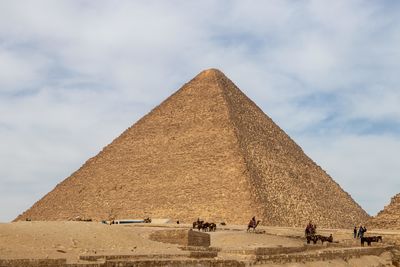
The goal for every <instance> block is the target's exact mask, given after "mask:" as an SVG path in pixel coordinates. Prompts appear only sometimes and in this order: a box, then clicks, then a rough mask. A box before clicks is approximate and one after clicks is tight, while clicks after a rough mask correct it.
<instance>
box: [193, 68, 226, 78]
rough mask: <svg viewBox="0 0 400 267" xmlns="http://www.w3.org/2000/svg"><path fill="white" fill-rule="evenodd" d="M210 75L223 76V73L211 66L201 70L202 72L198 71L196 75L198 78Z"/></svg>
mask: <svg viewBox="0 0 400 267" xmlns="http://www.w3.org/2000/svg"><path fill="white" fill-rule="evenodd" d="M211 75H217V76H221V75H222V76H225V74H224V73H223V72H222V71H220V70H219V69H215V68H211V69H206V70H203V71H202V72H200V73H199V74H198V75H197V77H199V78H205V77H209V76H211Z"/></svg>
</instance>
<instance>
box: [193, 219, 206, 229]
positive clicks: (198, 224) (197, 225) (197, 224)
mask: <svg viewBox="0 0 400 267" xmlns="http://www.w3.org/2000/svg"><path fill="white" fill-rule="evenodd" d="M203 223H204V221H200V220H197V221H194V222H193V229H196V228H197V229H198V230H199V231H200V229H202V228H203Z"/></svg>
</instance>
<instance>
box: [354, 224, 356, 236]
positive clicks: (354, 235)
mask: <svg viewBox="0 0 400 267" xmlns="http://www.w3.org/2000/svg"><path fill="white" fill-rule="evenodd" d="M354 238H357V226H354Z"/></svg>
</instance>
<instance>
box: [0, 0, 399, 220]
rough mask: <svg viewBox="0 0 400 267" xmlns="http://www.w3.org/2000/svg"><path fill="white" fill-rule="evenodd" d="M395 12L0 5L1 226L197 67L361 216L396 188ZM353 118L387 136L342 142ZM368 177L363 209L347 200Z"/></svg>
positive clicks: (314, 6)
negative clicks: (306, 157)
mask: <svg viewBox="0 0 400 267" xmlns="http://www.w3.org/2000/svg"><path fill="white" fill-rule="evenodd" d="M396 9H398V7H397V6H396V5H394V6H390V7H387V6H385V5H384V4H381V3H372V2H371V3H365V2H364V1H356V0H354V1H335V2H334V3H331V2H329V4H327V2H321V1H307V2H298V1H268V2H265V1H231V2H224V1H223V2H215V1H201V2H199V3H193V2H187V1H172V2H171V1H169V2H163V1H147V2H146V3H144V2H143V3H141V2H132V1H118V2H109V1H95V2H90V1H74V2H71V1H57V2H54V1H50V0H48V1H45V0H42V1H35V2H22V1H8V2H0V114H1V116H0V140H2V141H1V142H0V161H1V162H2V163H4V164H2V165H1V167H0V184H1V185H0V188H6V187H7V188H9V190H7V191H6V192H5V193H4V194H2V196H0V203H6V202H4V199H6V198H7V199H8V200H9V199H10V195H15V196H21V194H23V195H24V197H18V198H13V199H15V209H14V210H12V209H8V210H7V211H5V209H3V207H2V208H1V210H2V214H0V220H11V219H12V218H13V217H15V216H16V215H17V214H18V213H20V212H21V211H22V210H20V207H24V208H25V207H28V206H29V205H31V204H32V203H33V199H35V200H37V198H38V197H40V196H41V195H43V194H44V193H46V192H47V191H48V190H50V189H51V188H52V187H53V186H54V185H55V184H57V183H58V182H60V181H61V180H62V179H63V178H65V177H66V176H68V175H69V174H70V173H71V172H73V171H74V170H76V169H77V168H78V167H79V166H80V165H81V164H82V163H83V162H84V161H85V160H86V159H88V158H89V157H91V156H93V155H95V154H96V153H97V152H98V151H100V150H101V148H102V147H103V146H104V145H106V144H107V143H109V142H110V141H111V140H112V139H113V138H115V137H116V136H117V135H118V134H120V133H121V132H122V131H123V130H124V129H125V128H127V127H128V126H130V125H131V124H132V123H133V122H134V121H136V120H137V119H138V118H140V117H141V116H143V115H144V114H146V113H147V112H148V111H150V110H151V108H153V107H154V106H155V105H157V104H158V103H159V102H161V101H162V100H163V99H164V98H166V97H168V96H169V95H170V94H171V93H172V92H174V91H175V90H176V89H178V88H179V87H180V86H181V85H182V84H183V83H185V82H187V81H188V80H189V79H191V78H192V77H193V76H194V75H195V74H197V73H198V72H199V71H201V70H202V69H205V68H210V67H217V68H220V69H221V70H223V71H224V72H225V73H226V74H227V76H228V77H230V78H231V79H232V80H233V81H234V82H235V83H236V84H237V85H238V86H239V87H240V88H241V89H242V90H243V91H244V92H245V93H246V94H247V95H248V96H249V97H250V98H251V99H253V100H254V101H255V102H256V103H257V104H258V105H259V106H260V107H261V108H263V110H264V111H265V112H266V113H267V114H268V115H270V116H271V117H272V119H274V121H276V122H278V124H279V125H280V126H282V128H284V129H285V130H286V131H287V132H288V133H290V134H292V135H293V137H294V139H295V140H300V144H302V145H304V147H305V150H306V152H308V153H310V155H311V157H312V158H313V159H314V160H315V161H316V162H318V163H320V165H322V167H323V168H326V169H327V170H328V172H329V173H331V174H332V176H333V177H334V178H335V179H336V180H337V181H338V182H339V183H340V184H341V185H343V187H344V188H345V189H346V190H347V191H349V192H351V193H352V194H353V195H354V197H355V198H356V200H359V201H360V203H361V204H363V207H364V208H366V209H367V210H368V211H370V212H371V213H374V212H375V211H376V210H377V209H379V207H378V206H382V207H383V204H382V201H383V199H387V200H389V198H390V197H391V194H392V193H393V191H395V189H396V185H397V186H398V183H397V184H396V178H395V175H394V174H395V173H396V171H398V169H397V168H396V167H395V165H394V162H393V160H392V158H394V152H395V148H398V139H399V136H398V135H399V131H397V132H396V131H395V129H394V128H396V127H398V123H399V118H400V114H399V109H398V108H397V107H398V103H399V101H400V93H399V90H398V88H397V85H398V84H399V78H398V69H399V67H400V63H399V62H400V53H398V52H397V51H398V47H399V45H400V37H399V36H400V34H399V33H400V27H399V26H398V25H400V23H399V20H400V19H399V18H398V16H397V12H395V10H396ZM320 96H322V97H320ZM324 96H327V97H324ZM309 99H311V100H312V101H307V100H309ZM359 119H362V120H366V121H367V122H368V121H373V122H376V121H385V123H386V124H388V125H389V126H390V125H391V124H393V127H392V128H393V129H390V128H391V127H388V128H389V129H386V130H388V131H391V132H390V134H388V133H386V132H387V131H386V130H385V131H381V132H382V133H379V131H377V133H375V135H371V134H370V135H368V136H365V135H363V133H359V131H357V129H354V131H345V130H344V128H346V127H349V125H350V123H351V122H352V121H353V120H359ZM396 123H397V124H396ZM352 127H357V126H356V125H354V126H352ZM330 132H333V133H335V134H336V136H335V135H333V134H328V133H330ZM356 133H358V134H359V135H355V134H356ZM322 134H325V136H322ZM325 144H326V145H327V146H326V148H325ZM365 146H367V147H371V148H373V149H375V150H379V151H380V152H379V153H373V154H371V153H367V152H366V151H364V147H365ZM385 151H386V152H387V153H386V152H385ZM343 155H349V156H348V157H346V156H343ZM346 160H348V161H349V162H350V161H354V162H355V163H354V164H356V165H357V170H354V169H353V168H352V167H351V164H350V163H348V162H345V161H346ZM364 162H365V163H367V165H368V166H367V167H363V163H364ZM20 166H24V168H21V167H20ZM364 169H365V170H366V171H363V170H364ZM378 174H382V175H381V177H383V178H381V180H380V181H381V182H380V183H379V185H377V186H376V188H377V189H378V190H377V195H376V196H375V195H372V197H368V194H366V193H365V191H364V190H358V188H359V183H360V180H364V179H367V180H369V181H370V183H372V181H373V179H374V177H376V176H378ZM336 176H337V177H338V178H336ZM342 177H346V178H345V179H342ZM366 177H367V178H366ZM18 185H20V186H18ZM24 185H27V186H26V187H29V188H24ZM379 186H380V187H379ZM21 188H24V189H21ZM362 188H364V187H362ZM393 188H394V189H393ZM397 188H399V187H397ZM392 189H393V190H392ZM21 190H22V191H21ZM21 192H23V193H21ZM37 192H40V193H39V194H38V193H37ZM378 194H379V196H378ZM33 195H34V197H32V196H33ZM1 197H3V198H1ZM13 202H14V200H13ZM385 203H386V202H385ZM0 205H1V204H0ZM3 210H4V213H3Z"/></svg>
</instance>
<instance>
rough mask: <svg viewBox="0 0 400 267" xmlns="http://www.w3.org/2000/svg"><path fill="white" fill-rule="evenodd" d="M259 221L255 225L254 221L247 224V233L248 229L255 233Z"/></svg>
mask: <svg viewBox="0 0 400 267" xmlns="http://www.w3.org/2000/svg"><path fill="white" fill-rule="evenodd" d="M260 222H261V221H260V220H258V221H257V222H256V223H255V224H254V221H253V220H251V221H250V222H249V224H248V225H247V232H249V231H250V228H253V232H255V231H256V227H257V226H258V225H259V224H260Z"/></svg>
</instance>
